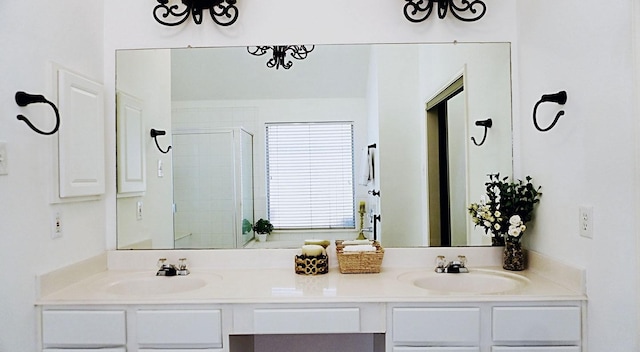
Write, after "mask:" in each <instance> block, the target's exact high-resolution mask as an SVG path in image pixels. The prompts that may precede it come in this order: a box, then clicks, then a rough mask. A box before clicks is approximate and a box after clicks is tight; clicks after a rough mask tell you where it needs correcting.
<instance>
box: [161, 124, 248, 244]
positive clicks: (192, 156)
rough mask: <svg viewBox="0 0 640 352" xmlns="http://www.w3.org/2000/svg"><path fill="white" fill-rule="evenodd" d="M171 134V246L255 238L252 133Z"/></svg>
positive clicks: (207, 131) (223, 130)
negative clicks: (172, 205) (172, 217)
mask: <svg viewBox="0 0 640 352" xmlns="http://www.w3.org/2000/svg"><path fill="white" fill-rule="evenodd" d="M172 134H173V136H172V137H173V149H172V153H173V178H174V179H173V199H174V209H173V214H174V221H173V223H174V236H175V248H179V249H190V248H242V247H243V246H244V245H245V244H246V243H247V242H249V241H250V240H251V239H252V238H253V231H252V229H251V227H252V224H253V223H254V214H253V213H254V211H253V210H254V200H253V198H254V197H253V135H252V134H251V133H249V132H247V131H246V130H244V129H242V128H233V129H216V130H204V131H203V130H197V131H195V130H194V131H180V130H174V131H173V133H172Z"/></svg>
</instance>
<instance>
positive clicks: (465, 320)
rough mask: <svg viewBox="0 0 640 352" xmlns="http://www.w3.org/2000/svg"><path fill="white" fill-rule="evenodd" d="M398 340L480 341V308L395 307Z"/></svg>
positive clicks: (431, 343) (432, 343)
mask: <svg viewBox="0 0 640 352" xmlns="http://www.w3.org/2000/svg"><path fill="white" fill-rule="evenodd" d="M392 334H393V342H394V343H395V344H408V345H414V344H420V345H428V346H438V345H443V344H455V345H477V344H479V342H480V308H475V307H471V308H395V309H393V332H392Z"/></svg>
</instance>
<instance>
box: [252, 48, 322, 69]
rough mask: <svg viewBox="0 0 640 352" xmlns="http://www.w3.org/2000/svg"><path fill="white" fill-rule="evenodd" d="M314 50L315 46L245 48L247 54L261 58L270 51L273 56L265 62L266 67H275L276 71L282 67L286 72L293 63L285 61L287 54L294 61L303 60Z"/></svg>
mask: <svg viewBox="0 0 640 352" xmlns="http://www.w3.org/2000/svg"><path fill="white" fill-rule="evenodd" d="M314 48H315V45H274V46H249V47H247V51H248V52H249V54H251V55H255V56H262V55H264V54H266V53H267V52H268V51H271V52H272V53H273V54H272V56H271V58H270V59H269V61H267V67H269V68H274V67H275V68H276V70H277V69H278V68H280V67H284V69H285V70H288V69H290V68H291V66H293V62H292V61H291V60H287V59H286V56H287V52H288V53H289V54H290V55H291V57H292V58H294V59H296V60H304V59H306V58H307V55H309V53H310V52H312V51H313V49H314Z"/></svg>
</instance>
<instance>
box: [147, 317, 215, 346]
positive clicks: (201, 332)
mask: <svg viewBox="0 0 640 352" xmlns="http://www.w3.org/2000/svg"><path fill="white" fill-rule="evenodd" d="M136 324H137V328H138V344H139V345H140V346H141V347H182V346H184V347H194V348H195V347H197V348H221V347H222V326H221V324H222V319H221V312H220V310H141V311H138V312H137V313H136Z"/></svg>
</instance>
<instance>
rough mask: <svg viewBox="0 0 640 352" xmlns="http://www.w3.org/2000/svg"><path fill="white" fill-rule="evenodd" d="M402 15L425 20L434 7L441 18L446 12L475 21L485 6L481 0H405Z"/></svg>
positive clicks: (408, 18)
mask: <svg viewBox="0 0 640 352" xmlns="http://www.w3.org/2000/svg"><path fill="white" fill-rule="evenodd" d="M405 1H406V2H407V3H406V4H405V5H404V17H406V18H407V20H409V21H411V22H422V21H424V20H426V19H427V18H428V17H429V16H430V15H431V13H432V12H433V10H434V8H435V9H436V11H437V13H438V17H439V18H440V19H443V18H445V17H446V16H447V12H449V10H451V14H452V15H453V16H454V17H455V18H457V19H459V20H460V21H464V22H473V21H477V20H479V19H481V18H482V16H484V14H485V13H486V12H487V6H486V5H485V3H484V2H483V1H482V0H405Z"/></svg>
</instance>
